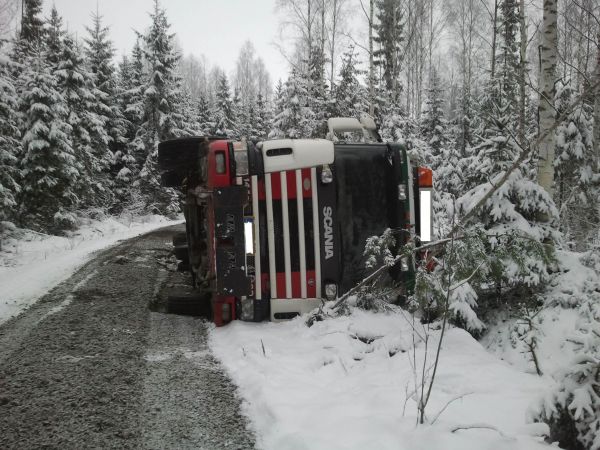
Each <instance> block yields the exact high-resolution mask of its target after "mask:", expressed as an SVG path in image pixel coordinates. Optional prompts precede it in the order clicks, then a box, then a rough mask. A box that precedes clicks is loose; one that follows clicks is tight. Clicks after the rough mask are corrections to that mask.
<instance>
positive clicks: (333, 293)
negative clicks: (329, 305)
mask: <svg viewBox="0 0 600 450" xmlns="http://www.w3.org/2000/svg"><path fill="white" fill-rule="evenodd" d="M325 297H326V298H327V300H334V299H335V298H336V297H337V285H335V284H333V283H328V284H326V285H325Z"/></svg>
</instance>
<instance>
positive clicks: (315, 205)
mask: <svg viewBox="0 0 600 450" xmlns="http://www.w3.org/2000/svg"><path fill="white" fill-rule="evenodd" d="M310 185H311V188H312V210H313V234H314V239H315V240H314V244H315V278H316V279H315V287H316V291H315V292H316V297H317V298H321V296H322V295H323V294H322V292H321V239H320V236H319V194H318V193H317V169H316V167H313V168H312V169H310Z"/></svg>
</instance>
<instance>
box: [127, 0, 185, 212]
mask: <svg viewBox="0 0 600 450" xmlns="http://www.w3.org/2000/svg"><path fill="white" fill-rule="evenodd" d="M150 18H151V20H152V24H151V25H150V29H149V30H148V32H147V33H146V34H145V35H144V36H143V41H144V46H143V53H144V59H145V61H146V63H147V65H148V69H149V79H148V81H147V82H146V83H145V86H144V91H143V97H144V123H143V124H142V126H141V127H140V128H139V129H138V132H137V133H136V137H135V139H134V141H136V142H137V145H138V146H139V145H142V146H143V151H144V152H145V155H146V158H145V161H144V165H143V167H142V170H141V171H140V174H139V183H138V186H139V188H140V192H141V194H142V195H143V196H144V198H145V200H146V208H147V209H149V210H151V211H154V212H158V213H163V214H174V213H175V212H177V211H179V204H178V195H177V193H176V192H175V191H174V190H172V189H164V188H163V187H162V186H161V185H160V177H159V173H158V167H157V157H158V144H159V142H161V141H164V140H168V139H173V138H176V137H180V136H182V135H184V133H186V128H187V126H186V124H185V122H184V119H185V118H184V116H183V114H181V112H180V107H181V101H182V96H181V92H180V89H181V81H180V79H179V77H178V75H177V65H178V62H179V59H180V56H179V54H178V53H177V52H176V51H175V49H174V46H173V35H172V34H171V33H170V24H169V22H168V20H167V16H166V12H165V10H164V9H163V8H162V7H161V6H160V4H159V2H158V0H155V1H154V10H153V12H152V13H151V14H150Z"/></svg>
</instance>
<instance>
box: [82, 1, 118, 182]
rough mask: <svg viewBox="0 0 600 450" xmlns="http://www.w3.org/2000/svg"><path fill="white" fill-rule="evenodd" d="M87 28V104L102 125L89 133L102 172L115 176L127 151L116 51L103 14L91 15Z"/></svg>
mask: <svg viewBox="0 0 600 450" xmlns="http://www.w3.org/2000/svg"><path fill="white" fill-rule="evenodd" d="M86 30H87V32H88V35H89V36H88V37H87V38H85V39H84V41H85V56H86V61H87V66H88V68H89V70H90V72H91V74H92V80H93V82H94V85H95V90H94V92H93V94H94V98H95V104H94V105H90V106H92V108H93V111H94V113H95V114H96V115H97V116H98V118H99V119H100V120H101V121H103V122H104V124H105V125H104V129H105V133H103V135H101V134H96V136H92V146H93V147H94V148H95V150H96V152H97V153H98V154H100V153H101V154H103V156H104V157H103V159H105V160H106V161H105V164H104V165H105V167H104V171H106V172H108V171H110V172H111V178H117V177H118V173H119V171H120V170H121V168H122V161H121V160H122V156H121V155H123V154H124V153H126V145H127V142H128V141H127V139H126V134H127V126H128V124H127V122H126V119H125V117H124V116H123V113H122V111H121V108H120V107H119V103H118V101H117V98H118V97H119V96H120V95H121V94H122V92H121V91H120V90H119V87H118V84H117V77H116V74H115V68H114V65H113V57H114V53H115V52H114V48H113V44H112V42H111V40H110V39H109V37H108V34H109V28H108V27H106V26H104V25H103V24H102V16H101V15H99V14H98V12H95V13H94V14H92V26H91V27H86ZM106 138H108V140H107V139H106Z"/></svg>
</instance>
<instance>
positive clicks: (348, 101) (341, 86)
mask: <svg viewBox="0 0 600 450" xmlns="http://www.w3.org/2000/svg"><path fill="white" fill-rule="evenodd" d="M364 73H365V71H364V70H361V69H360V68H359V62H358V59H357V56H356V54H355V52H354V47H350V48H349V49H348V51H347V52H346V53H344V55H343V57H342V67H341V68H340V73H339V80H338V82H337V83H336V84H335V86H334V87H333V102H332V105H331V108H330V110H331V115H332V116H334V117H356V118H358V117H359V116H360V113H362V112H367V111H368V109H369V108H368V105H367V97H366V91H365V88H364V87H363V86H362V85H361V84H360V81H359V77H360V76H361V75H364Z"/></svg>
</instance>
